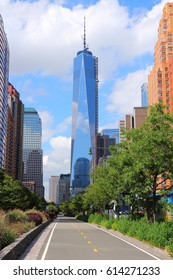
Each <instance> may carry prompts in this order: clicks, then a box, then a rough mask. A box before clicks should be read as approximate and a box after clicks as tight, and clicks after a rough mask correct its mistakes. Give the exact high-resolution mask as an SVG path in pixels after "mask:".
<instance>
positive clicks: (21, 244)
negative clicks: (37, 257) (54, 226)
mask: <svg viewBox="0 0 173 280" xmlns="http://www.w3.org/2000/svg"><path fill="white" fill-rule="evenodd" d="M52 221H53V220H49V221H47V222H45V223H43V224H41V225H39V226H37V227H35V228H33V229H31V230H30V231H28V232H27V233H24V234H22V235H21V236H20V237H19V238H17V239H16V240H15V241H14V242H13V243H11V244H9V245H8V246H6V247H5V248H3V249H2V250H1V251H0V260H18V259H19V257H20V256H21V255H22V254H23V253H24V251H25V250H26V248H27V247H28V245H29V244H30V243H31V242H32V241H33V240H34V238H36V237H37V235H38V234H39V233H40V232H41V231H42V230H43V229H44V228H45V227H47V226H48V225H49V224H50V223H51V222H52Z"/></svg>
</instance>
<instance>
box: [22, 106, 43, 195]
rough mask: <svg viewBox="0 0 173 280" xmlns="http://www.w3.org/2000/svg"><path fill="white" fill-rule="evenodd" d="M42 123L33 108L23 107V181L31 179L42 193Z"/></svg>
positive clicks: (37, 190) (38, 191) (41, 193)
mask: <svg viewBox="0 0 173 280" xmlns="http://www.w3.org/2000/svg"><path fill="white" fill-rule="evenodd" d="M41 136H42V124H41V119H40V117H39V115H38V113H37V111H36V110H35V109H34V108H25V109H24V127H23V163H24V171H23V181H24V182H28V181H33V182H35V186H36V193H38V194H39V195H42V196H43V195H44V187H43V152H42V149H41Z"/></svg>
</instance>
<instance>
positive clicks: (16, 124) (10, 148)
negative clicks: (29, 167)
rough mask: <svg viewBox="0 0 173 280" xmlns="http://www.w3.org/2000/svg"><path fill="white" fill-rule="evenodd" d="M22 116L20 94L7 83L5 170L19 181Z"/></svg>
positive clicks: (20, 178)
mask: <svg viewBox="0 0 173 280" xmlns="http://www.w3.org/2000/svg"><path fill="white" fill-rule="evenodd" d="M23 117H24V105H23V103H22V101H21V100H20V94H19V93H18V91H17V90H16V89H15V88H14V87H13V85H12V84H10V83H9V85H8V117H7V133H6V135H7V138H6V153H5V171H6V173H7V174H8V175H9V176H11V177H12V178H13V179H14V180H18V181H20V182H22V178H23V164H22V151H23Z"/></svg>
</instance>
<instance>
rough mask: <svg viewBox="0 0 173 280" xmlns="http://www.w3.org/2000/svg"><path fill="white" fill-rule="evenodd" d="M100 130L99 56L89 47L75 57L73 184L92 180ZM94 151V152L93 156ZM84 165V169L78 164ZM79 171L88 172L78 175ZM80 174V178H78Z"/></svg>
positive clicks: (81, 185) (76, 186) (84, 184)
mask: <svg viewBox="0 0 173 280" xmlns="http://www.w3.org/2000/svg"><path fill="white" fill-rule="evenodd" d="M97 132H98V59H97V57H95V56H93V54H92V52H91V51H89V50H88V48H87V47H86V32H85V24H84V48H83V50H81V51H79V52H78V53H77V56H76V57H75V58H74V68H73V103H72V141H71V168H70V173H71V187H72V189H75V188H77V189H78V190H79V189H81V188H85V187H86V186H88V185H89V182H90V171H89V170H90V168H88V166H89V161H90V160H91V161H92V163H93V166H95V164H96V157H95V154H96V135H97ZM89 154H90V155H89ZM79 165H81V168H79V167H78V166H79ZM77 170H78V171H81V172H84V173H85V174H84V173H81V174H77ZM76 176H80V177H79V178H80V180H79V178H78V177H76Z"/></svg>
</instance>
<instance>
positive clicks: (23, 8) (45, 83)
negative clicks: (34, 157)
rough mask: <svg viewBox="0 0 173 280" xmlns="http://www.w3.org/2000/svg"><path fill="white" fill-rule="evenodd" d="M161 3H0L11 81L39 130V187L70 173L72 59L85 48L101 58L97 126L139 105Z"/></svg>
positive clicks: (129, 0) (110, 125) (7, 0)
mask: <svg viewBox="0 0 173 280" xmlns="http://www.w3.org/2000/svg"><path fill="white" fill-rule="evenodd" d="M166 2H168V1H165V0H162V1H161V0H147V1H146V0H140V1H138V0H136V1H135V0H119V1H118V0H100V1H96V0H88V1H85V0H81V1H80V0H79V1H78V0H72V1H70V0H69V1H68V0H67V1H66V0H51V1H50V0H37V1H34V0H30V1H29V0H20V1H19V0H12V1H10V0H3V1H0V13H1V15H2V17H3V20H4V26H5V31H6V34H7V38H8V42H9V47H10V82H11V83H12V84H13V86H14V87H15V88H16V89H17V90H18V92H19V93H20V97H21V100H22V101H23V103H24V105H25V106H26V107H34V108H35V109H36V110H37V111H38V112H39V114H40V117H41V119H42V125H43V152H44V185H45V187H46V198H47V197H48V180H49V177H50V176H51V175H59V174H60V173H68V172H69V168H70V143H71V142H70V137H71V113H72V106H71V105H72V78H73V76H72V70H73V58H74V57H75V56H76V53H77V51H79V50H80V49H82V47H83V45H82V34H83V18H84V15H85V16H86V21H87V26H86V30H87V44H88V46H89V49H90V50H91V51H92V52H93V54H94V55H95V56H97V57H98V59H99V127H100V130H101V129H102V128H116V127H117V123H118V120H119V119H120V118H123V117H124V115H125V114H127V113H133V107H135V106H140V105H141V101H140V91H141V85H142V84H143V83H144V82H147V75H148V73H149V71H150V69H151V67H152V65H153V53H154V44H155V42H156V40H157V30H158V23H159V19H160V17H161V14H162V10H163V7H164V4H165V3H166Z"/></svg>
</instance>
